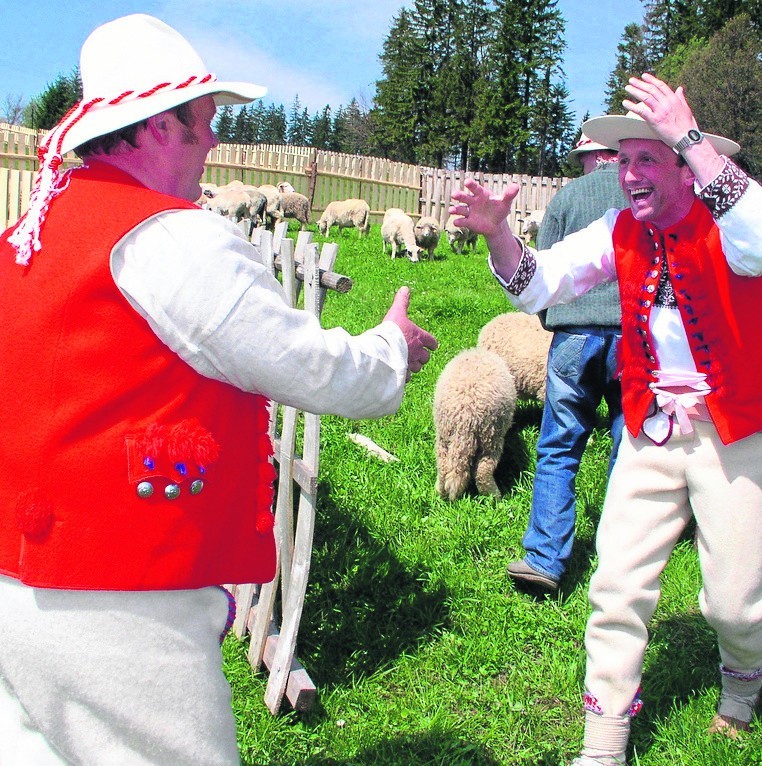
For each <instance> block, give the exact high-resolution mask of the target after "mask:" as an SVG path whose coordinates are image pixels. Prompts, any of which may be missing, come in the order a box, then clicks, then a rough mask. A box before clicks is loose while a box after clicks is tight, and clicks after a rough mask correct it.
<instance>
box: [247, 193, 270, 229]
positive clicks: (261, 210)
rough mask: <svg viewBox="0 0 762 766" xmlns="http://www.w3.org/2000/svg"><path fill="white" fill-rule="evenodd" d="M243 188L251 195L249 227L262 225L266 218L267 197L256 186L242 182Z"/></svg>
mask: <svg viewBox="0 0 762 766" xmlns="http://www.w3.org/2000/svg"><path fill="white" fill-rule="evenodd" d="M243 190H244V191H245V192H246V194H248V195H249V197H251V227H252V228H254V227H255V226H259V224H260V223H261V224H262V225H264V224H265V223H266V220H267V197H265V195H264V194H262V192H261V191H259V189H258V188H257V187H256V186H251V185H249V184H244V186H243Z"/></svg>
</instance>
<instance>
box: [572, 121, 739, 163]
mask: <svg viewBox="0 0 762 766" xmlns="http://www.w3.org/2000/svg"><path fill="white" fill-rule="evenodd" d="M582 130H583V131H584V132H585V134H586V135H588V136H589V137H590V138H591V139H592V140H593V141H597V142H598V143H601V144H604V146H606V147H608V148H609V149H613V150H614V151H615V152H618V151H619V142H620V141H624V140H625V139H628V138H642V139H646V140H650V141H661V139H660V138H659V136H657V135H656V133H654V132H653V130H652V129H651V126H650V125H649V124H648V123H647V122H646V121H645V120H644V119H643V118H642V117H640V116H639V115H637V114H635V113H634V112H628V113H627V114H605V115H602V116H601V117H591V118H590V119H589V120H586V121H585V123H584V124H583V125H582ZM704 138H706V140H707V141H709V143H710V144H711V145H712V146H713V147H714V148H715V150H716V151H717V153H718V154H724V155H725V156H727V157H730V156H732V155H733V154H737V153H738V152H740V151H741V146H740V144H737V143H736V142H735V141H731V140H730V139H729V138H724V137H723V136H716V135H714V134H713V133H704ZM670 148H671V147H670Z"/></svg>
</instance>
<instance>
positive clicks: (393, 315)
mask: <svg viewBox="0 0 762 766" xmlns="http://www.w3.org/2000/svg"><path fill="white" fill-rule="evenodd" d="M409 305H410V288H409V287H400V289H399V290H397V292H396V294H395V296H394V300H393V301H392V305H391V307H390V308H389V311H387V312H386V316H385V317H384V320H385V321H389V322H394V324H396V325H397V327H399V328H400V330H402V334H403V335H404V336H405V342H406V343H407V370H408V373H407V379H408V380H410V376H411V374H412V373H414V372H420V370H421V369H422V368H423V365H424V364H426V362H428V361H429V358H430V356H431V353H430V352H431V351H433V350H434V349H435V348H436V347H437V346H438V345H439V343H438V342H437V339H436V338H435V337H434V336H433V335H432V334H431V333H428V332H426V330H424V329H423V328H422V327H419V326H418V325H417V324H415V323H414V322H411V321H410V319H408V316H407V310H408V306H409Z"/></svg>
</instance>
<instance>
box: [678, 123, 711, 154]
mask: <svg viewBox="0 0 762 766" xmlns="http://www.w3.org/2000/svg"><path fill="white" fill-rule="evenodd" d="M703 140H704V134H703V133H702V132H701V131H699V130H696V129H691V130H689V131H688V133H687V135H685V136H683V137H682V138H681V139H680V140H679V141H678V142H677V143H676V144H675V145H674V146H673V147H672V149H673V151H674V152H675V154H680V153H681V152H682V151H684V150H685V149H687V148H688V147H689V146H692V145H693V144H697V143H699V142H700V141H703Z"/></svg>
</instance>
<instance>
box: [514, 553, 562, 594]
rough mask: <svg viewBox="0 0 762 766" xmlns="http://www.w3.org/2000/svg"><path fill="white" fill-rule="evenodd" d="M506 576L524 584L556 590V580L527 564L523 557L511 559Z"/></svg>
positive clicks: (553, 591) (551, 590) (552, 591)
mask: <svg viewBox="0 0 762 766" xmlns="http://www.w3.org/2000/svg"><path fill="white" fill-rule="evenodd" d="M508 576H509V577H511V578H513V579H514V580H516V581H517V582H520V583H523V584H524V585H532V586H534V587H536V588H542V589H543V590H546V591H550V592H551V593H555V592H556V591H557V590H558V580H556V579H555V578H553V577H551V576H550V575H546V574H544V573H543V572H540V571H538V570H537V569H535V568H534V567H532V566H530V565H529V564H527V562H526V561H524V559H519V561H512V562H511V563H510V564H508Z"/></svg>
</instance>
